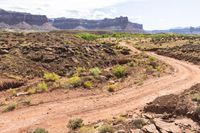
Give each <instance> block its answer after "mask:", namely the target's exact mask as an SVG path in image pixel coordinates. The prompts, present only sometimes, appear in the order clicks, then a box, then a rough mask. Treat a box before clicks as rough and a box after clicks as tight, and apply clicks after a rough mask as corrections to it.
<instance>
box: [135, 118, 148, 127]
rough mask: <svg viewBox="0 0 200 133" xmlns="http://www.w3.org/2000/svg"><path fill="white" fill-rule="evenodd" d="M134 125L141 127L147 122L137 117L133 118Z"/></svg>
mask: <svg viewBox="0 0 200 133" xmlns="http://www.w3.org/2000/svg"><path fill="white" fill-rule="evenodd" d="M133 125H134V127H135V128H138V129H141V128H142V127H143V126H145V125H146V123H145V121H144V120H143V119H135V120H133Z"/></svg>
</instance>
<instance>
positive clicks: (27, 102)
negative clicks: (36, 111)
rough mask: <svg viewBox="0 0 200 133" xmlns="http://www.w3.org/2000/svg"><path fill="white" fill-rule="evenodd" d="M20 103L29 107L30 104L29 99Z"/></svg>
mask: <svg viewBox="0 0 200 133" xmlns="http://www.w3.org/2000/svg"><path fill="white" fill-rule="evenodd" d="M22 103H23V104H24V105H30V104H31V99H25V100H24V101H22Z"/></svg>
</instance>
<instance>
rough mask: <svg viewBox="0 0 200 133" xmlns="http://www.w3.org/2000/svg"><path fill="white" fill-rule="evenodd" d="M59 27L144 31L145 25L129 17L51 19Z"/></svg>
mask: <svg viewBox="0 0 200 133" xmlns="http://www.w3.org/2000/svg"><path fill="white" fill-rule="evenodd" d="M51 22H52V24H53V26H55V27H56V28H59V29H85V30H113V31H129V32H134V31H135V32H137V31H143V25H141V24H137V23H131V22H129V20H128V17H118V18H115V19H108V18H105V19H103V20H86V19H67V18H57V19H54V20H52V21H51Z"/></svg>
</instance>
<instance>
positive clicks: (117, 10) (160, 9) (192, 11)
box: [0, 0, 200, 30]
mask: <svg viewBox="0 0 200 133" xmlns="http://www.w3.org/2000/svg"><path fill="white" fill-rule="evenodd" d="M199 6H200V0H0V8H2V9H5V10H10V11H20V12H29V13H32V14H41V15H47V17H49V18H56V17H66V18H85V19H103V18H115V17H119V16H127V17H129V20H130V21H131V22H136V23H141V24H143V25H144V29H145V30H163V29H169V28H175V27H189V26H194V27H196V26H200V17H198V16H199V13H200V8H199Z"/></svg>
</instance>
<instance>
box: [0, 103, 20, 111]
mask: <svg viewBox="0 0 200 133" xmlns="http://www.w3.org/2000/svg"><path fill="white" fill-rule="evenodd" d="M16 106H17V104H16V103H11V104H9V105H7V106H6V107H5V108H4V109H3V112H9V111H13V110H15V108H16Z"/></svg>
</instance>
